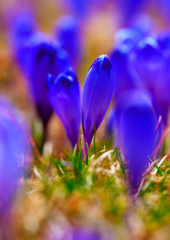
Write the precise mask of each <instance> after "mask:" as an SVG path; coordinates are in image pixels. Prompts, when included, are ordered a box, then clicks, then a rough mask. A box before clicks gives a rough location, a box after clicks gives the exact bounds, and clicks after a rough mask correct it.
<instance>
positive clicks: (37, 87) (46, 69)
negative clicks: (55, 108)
mask: <svg viewBox="0 0 170 240" xmlns="http://www.w3.org/2000/svg"><path fill="white" fill-rule="evenodd" d="M28 47H29V48H28V51H29V56H28V64H27V70H26V75H27V79H28V83H29V85H30V89H31V93H32V97H33V101H34V103H35V106H36V109H37V113H38V115H39V117H40V118H41V120H42V122H43V126H44V128H46V126H47V123H48V120H49V118H50V116H51V114H52V108H51V105H50V103H49V100H48V93H47V88H46V78H47V75H48V74H49V73H50V74H53V75H55V76H58V74H60V73H61V72H65V70H66V69H67V68H68V66H69V60H68V56H67V54H66V53H65V52H64V51H62V50H61V49H60V48H58V47H57V46H56V45H55V43H54V42H53V41H52V40H51V39H50V38H48V37H47V36H45V35H43V34H40V33H39V34H35V35H34V36H33V37H32V38H31V39H30V42H29V44H28Z"/></svg>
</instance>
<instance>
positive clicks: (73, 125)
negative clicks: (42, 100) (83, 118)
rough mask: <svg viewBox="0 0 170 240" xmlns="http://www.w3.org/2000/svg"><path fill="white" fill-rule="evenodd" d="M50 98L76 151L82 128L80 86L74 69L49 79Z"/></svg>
mask: <svg viewBox="0 0 170 240" xmlns="http://www.w3.org/2000/svg"><path fill="white" fill-rule="evenodd" d="M47 87H48V97H49V100H50V103H51V106H52V108H53V110H54V111H55V112H56V114H57V115H58V117H59V118H60V120H61V122H62V123H63V125H64V128H65V130H66V132H67V136H68V139H69V140H70V142H71V145H72V148H73V149H74V147H75V144H77V140H78V135H79V128H80V85H79V82H78V80H77V77H76V75H75V73H74V72H73V70H72V69H69V70H68V71H67V72H66V74H60V75H59V76H58V77H57V78H56V79H55V77H54V76H53V75H51V74H49V75H48V77H47Z"/></svg>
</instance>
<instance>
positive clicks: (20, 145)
mask: <svg viewBox="0 0 170 240" xmlns="http://www.w3.org/2000/svg"><path fill="white" fill-rule="evenodd" d="M0 113H1V114H0V219H1V217H3V215H4V214H6V212H7V210H8V209H9V206H10V203H11V200H12V198H13V196H14V193H15V192H16V190H17V184H18V180H19V178H21V177H23V174H24V172H25V171H26V169H25V168H27V167H28V164H29V161H30V149H29V135H28V128H27V126H26V123H25V122H24V121H23V120H22V118H21V116H19V114H18V113H17V111H16V110H15V108H14V107H13V105H12V104H11V103H10V102H9V101H8V100H6V99H3V98H0Z"/></svg>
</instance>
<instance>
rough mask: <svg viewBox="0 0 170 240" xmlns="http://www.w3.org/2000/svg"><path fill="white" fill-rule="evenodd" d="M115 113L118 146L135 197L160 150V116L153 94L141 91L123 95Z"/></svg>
mask: <svg viewBox="0 0 170 240" xmlns="http://www.w3.org/2000/svg"><path fill="white" fill-rule="evenodd" d="M115 111H116V125H115V126H116V127H115V131H116V144H117V145H118V146H119V147H120V149H121V151H122V153H123V157H124V161H125V163H126V164H127V170H128V176H129V184H130V187H131V192H132V193H133V194H135V193H136V192H137V190H138V188H139V185H140V183H141V180H142V176H143V173H144V172H145V170H146V169H147V167H148V165H149V162H150V158H149V157H150V156H151V154H152V151H153V150H154V148H155V147H156V146H155V145H156V138H155V131H156V126H157V117H156V114H155V111H154V108H153V104H152V100H151V97H150V95H149V94H148V93H146V92H142V91H140V90H136V91H128V92H127V93H126V94H123V95H122V97H121V98H120V99H119V102H118V104H117V106H116V110H115Z"/></svg>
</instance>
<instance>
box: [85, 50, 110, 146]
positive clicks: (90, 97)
mask: <svg viewBox="0 0 170 240" xmlns="http://www.w3.org/2000/svg"><path fill="white" fill-rule="evenodd" d="M113 88H114V77H113V68H112V64H111V62H110V60H109V58H108V57H107V56H106V55H101V56H99V57H98V58H97V59H96V60H95V61H94V62H93V64H92V65H91V67H90V69H89V71H88V73H87V75H86V79H85V83H84V87H83V93H82V125H83V131H84V138H85V141H86V143H87V144H88V146H90V143H91V140H92V138H93V135H94V132H95V131H97V129H98V128H99V126H100V124H101V123H102V121H103V119H104V116H105V114H106V112H107V109H108V107H109V105H110V102H111V99H112V95H113Z"/></svg>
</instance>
